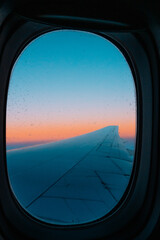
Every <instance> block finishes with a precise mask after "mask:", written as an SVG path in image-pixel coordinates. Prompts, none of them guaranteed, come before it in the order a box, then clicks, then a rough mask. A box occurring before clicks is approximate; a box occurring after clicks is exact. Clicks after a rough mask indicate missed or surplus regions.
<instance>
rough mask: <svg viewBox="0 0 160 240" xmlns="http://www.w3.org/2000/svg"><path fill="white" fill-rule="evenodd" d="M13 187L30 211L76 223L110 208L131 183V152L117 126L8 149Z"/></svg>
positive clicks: (48, 218)
mask: <svg viewBox="0 0 160 240" xmlns="http://www.w3.org/2000/svg"><path fill="white" fill-rule="evenodd" d="M7 166H8V173H9V180H10V184H11V187H12V190H13V192H14V194H15V196H16V198H17V199H18V200H19V202H20V204H21V205H22V206H23V207H24V208H25V209H26V210H27V211H28V212H30V213H31V214H32V215H34V216H36V217H38V218H40V219H42V220H43V221H47V222H50V223H54V224H66V225H67V224H75V223H76V224H78V223H84V222H88V221H92V220H96V219H97V218H100V217H102V216H104V215H105V214H107V213H108V212H109V211H110V210H112V209H113V207H114V206H115V205H116V204H117V202H118V201H119V200H120V198H121V197H122V195H123V194H124V191H125V189H126V187H127V185H128V183H129V179H130V175H131V171H132V166H133V155H130V153H129V151H127V149H126V148H125V146H124V144H123V141H122V139H121V138H120V137H119V134H118V126H108V127H105V128H103V129H100V130H97V131H95V132H92V133H88V134H84V135H81V136H78V137H74V138H71V139H67V140H62V141H59V142H55V143H49V144H44V145H42V146H37V147H30V148H24V149H20V150H12V151H8V152H7Z"/></svg>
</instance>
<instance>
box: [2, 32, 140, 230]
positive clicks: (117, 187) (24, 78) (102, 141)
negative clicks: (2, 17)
mask: <svg viewBox="0 0 160 240" xmlns="http://www.w3.org/2000/svg"><path fill="white" fill-rule="evenodd" d="M136 118H137V112H136V90H135V84H134V79H133V76H132V73H131V70H130V67H129V65H128V63H127V61H126V59H125V57H124V56H123V54H122V53H121V52H120V50H119V49H118V48H117V47H116V46H115V45H114V44H113V43H111V42H110V41H108V40H107V39H105V38H104V37H102V36H99V35H96V34H93V33H89V32H84V31H74V30H57V31H53V32H49V33H45V34H43V35H41V36H40V37H38V38H36V39H35V40H33V41H32V42H31V43H30V44H29V45H28V46H26V48H25V49H24V50H23V51H22V53H21V54H20V56H19V58H18V59H17V61H16V62H15V64H14V67H13V69H12V73H11V77H10V83H9V90H8V98H7V113H6V158H7V169H8V177H9V182H10V186H11V189H12V191H13V194H14V196H15V197H16V199H17V200H18V202H19V203H20V205H21V206H22V207H23V208H24V209H25V210H26V211H27V212H28V213H30V214H31V215H32V216H34V217H36V218H37V219H39V220H42V221H44V222H47V223H52V224H59V225H72V224H82V223H87V222H90V221H94V220H97V219H99V218H101V217H103V216H105V215H106V214H107V213H109V212H110V211H111V210H113V208H114V207H115V206H116V205H117V204H118V202H119V201H120V199H121V198H122V196H123V195H124V193H125V191H126V189H127V186H128V184H129V180H130V177H131V173H132V168H133V162H134V152H135V141H136Z"/></svg>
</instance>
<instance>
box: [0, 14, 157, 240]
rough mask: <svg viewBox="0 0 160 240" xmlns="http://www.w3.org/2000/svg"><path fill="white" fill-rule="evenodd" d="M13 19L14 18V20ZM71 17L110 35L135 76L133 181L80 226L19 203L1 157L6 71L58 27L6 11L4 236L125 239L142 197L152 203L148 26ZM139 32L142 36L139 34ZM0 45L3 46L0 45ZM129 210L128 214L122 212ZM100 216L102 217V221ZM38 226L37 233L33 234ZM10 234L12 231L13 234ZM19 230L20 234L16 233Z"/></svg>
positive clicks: (143, 218)
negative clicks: (43, 217) (40, 215)
mask: <svg viewBox="0 0 160 240" xmlns="http://www.w3.org/2000/svg"><path fill="white" fill-rule="evenodd" d="M14 19H15V21H13V20H14ZM74 20H75V19H74V18H72V21H71V22H70V27H68V29H76V30H79V29H80V30H84V31H86V30H87V31H91V32H94V33H96V34H99V35H102V36H105V37H106V38H107V39H109V40H110V41H112V42H113V43H114V44H115V45H116V46H117V47H118V48H119V49H120V50H121V51H122V53H123V54H124V56H125V57H126V59H127V61H128V63H129V65H130V67H131V70H132V74H133V76H134V78H135V83H136V88H137V143H136V154H135V164H134V171H133V176H132V181H131V182H132V183H131V184H130V186H129V189H127V190H129V194H127V195H126V197H125V200H124V199H123V200H124V201H121V202H120V204H118V206H119V209H118V206H117V210H116V211H115V209H114V210H113V211H111V213H110V214H109V215H108V216H107V217H106V219H105V217H104V218H102V219H101V220H97V221H94V222H91V223H87V224H83V225H80V226H77V225H75V226H67V227H63V226H51V225H49V224H46V223H42V222H41V221H38V220H36V219H34V218H33V217H32V216H30V215H29V214H27V213H26V212H25V211H24V210H23V209H22V207H21V206H20V205H19V204H18V202H17V201H16V199H15V198H14V196H13V194H12V192H11V190H10V187H9V182H8V178H7V167H6V161H5V159H6V150H5V149H6V148H5V124H6V123H5V117H6V98H7V89H8V83H9V76H10V73H11V69H12V66H13V64H14V62H15V60H16V58H17V57H18V56H19V54H20V52H21V51H22V50H23V48H24V47H25V46H26V45H27V44H28V43H29V42H30V41H32V40H33V39H34V38H36V37H38V36H39V35H41V34H43V33H45V32H48V31H52V30H56V29H61V28H59V26H51V25H47V23H46V24H44V23H39V22H34V21H33V20H31V19H24V18H23V17H21V16H20V15H19V16H18V15H16V16H15V15H10V17H9V18H8V21H6V23H5V26H4V27H5V28H4V30H3V29H2V31H1V35H2V36H3V37H4V42H5V44H4V45H3V52H2V54H1V59H0V60H1V65H0V76H1V78H0V84H1V88H0V136H3V137H2V138H0V168H1V174H0V208H1V212H2V213H3V214H2V216H1V217H0V228H1V229H2V232H3V231H4V230H3V228H5V227H4V226H3V225H1V222H3V221H4V220H5V221H6V230H7V231H5V232H4V235H5V234H6V236H8V238H9V239H22V238H21V237H22V236H23V239H28V238H31V239H32V238H33V239H45V238H46V239H53V238H55V239H61V240H62V239H77V240H78V239H101V238H105V237H107V236H108V238H109V237H110V238H109V239H116V236H118V239H125V236H126V239H127V237H128V236H130V237H129V238H128V239H132V238H133V234H134V237H135V236H136V235H137V234H139V232H141V231H142V229H144V226H145V224H147V219H148V216H149V214H150V212H151V209H148V204H147V203H146V201H147V202H148V201H150V203H149V204H150V205H152V204H151V202H152V199H149V200H148V198H146V196H147V194H148V193H147V192H148V191H149V189H150V188H152V186H153V185H154V184H155V183H153V184H151V182H150V176H151V175H153V174H154V173H155V172H156V169H155V168H156V166H157V164H156V161H157V158H156V156H155V158H154V159H153V151H152V149H151V147H152V148H153V146H152V139H153V138H154V135H153V134H155V130H154V132H153V122H154V121H155V118H154V112H153V105H154V104H155V101H157V99H154V102H153V97H152V90H153V85H152V81H153V78H156V76H153V74H152V73H153V72H154V71H153V65H152V64H151V62H150V61H149V56H148V55H150V54H152V55H153V57H154V58H155V59H156V56H155V53H154V49H152V47H149V45H151V46H152V44H151V43H152V39H151V37H150V34H149V32H148V31H147V29H146V30H144V29H142V30H140V29H138V30H137V32H136V30H134V32H127V31H126V32H118V30H117V31H114V32H111V31H110V29H109V31H108V30H106V31H104V28H101V29H99V30H97V29H94V22H93V29H91V27H92V20H90V24H89V29H87V23H86V25H85V27H84V28H83V24H82V25H81V24H79V22H78V27H76V21H74ZM72 24H73V26H72ZM62 28H63V26H62ZM5 29H9V30H10V29H12V31H11V32H9V31H8V32H7V31H6V30H5ZM141 31H142V32H141ZM144 31H145V33H144ZM141 33H143V34H141ZM144 35H145V36H146V37H143V36H144ZM142 43H143V44H144V43H145V45H146V46H147V47H144V45H143V44H142ZM13 46H14V48H13ZM0 47H2V46H1V45H0ZM147 48H148V49H147ZM154 70H156V66H154ZM156 71H157V70H156ZM152 116H153V117H152ZM146 129H147V131H146ZM151 159H152V162H151ZM144 166H145V169H144ZM149 186H150V188H149ZM151 198H152V197H151ZM146 206H147V207H146ZM128 213H129V215H128V216H127V214H128ZM157 214H158V213H157ZM15 218H16V221H15ZM103 219H105V220H104V221H103ZM138 223H139V224H138ZM131 229H132V230H133V231H131ZM38 232H40V233H41V234H40V235H37V233H38ZM130 234H131V235H130ZM9 235H10V236H12V237H10V236H9ZM13 236H15V237H14V238H13ZM18 236H19V238H17V237H18ZM142 239H143V238H142Z"/></svg>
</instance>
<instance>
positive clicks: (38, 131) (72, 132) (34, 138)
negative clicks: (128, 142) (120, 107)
mask: <svg viewBox="0 0 160 240" xmlns="http://www.w3.org/2000/svg"><path fill="white" fill-rule="evenodd" d="M111 125H117V126H119V135H120V137H121V138H134V137H135V135H136V127H135V123H134V121H133V122H125V123H120V124H107V125H106V124H104V123H103V124H98V125H94V124H92V125H90V126H88V125H87V124H86V125H85V124H83V125H72V126H64V125H63V126H56V127H55V126H43V127H35V128H31V127H30V126H28V127H23V126H19V127H14V126H12V127H11V126H10V127H9V126H8V127H7V129H6V142H7V144H11V143H12V144H13V143H20V142H25V143H27V142H28V143H29V142H50V141H60V140H63V139H68V138H72V137H76V136H80V135H83V134H86V133H89V132H93V131H96V130H98V129H101V128H104V127H107V126H111Z"/></svg>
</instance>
